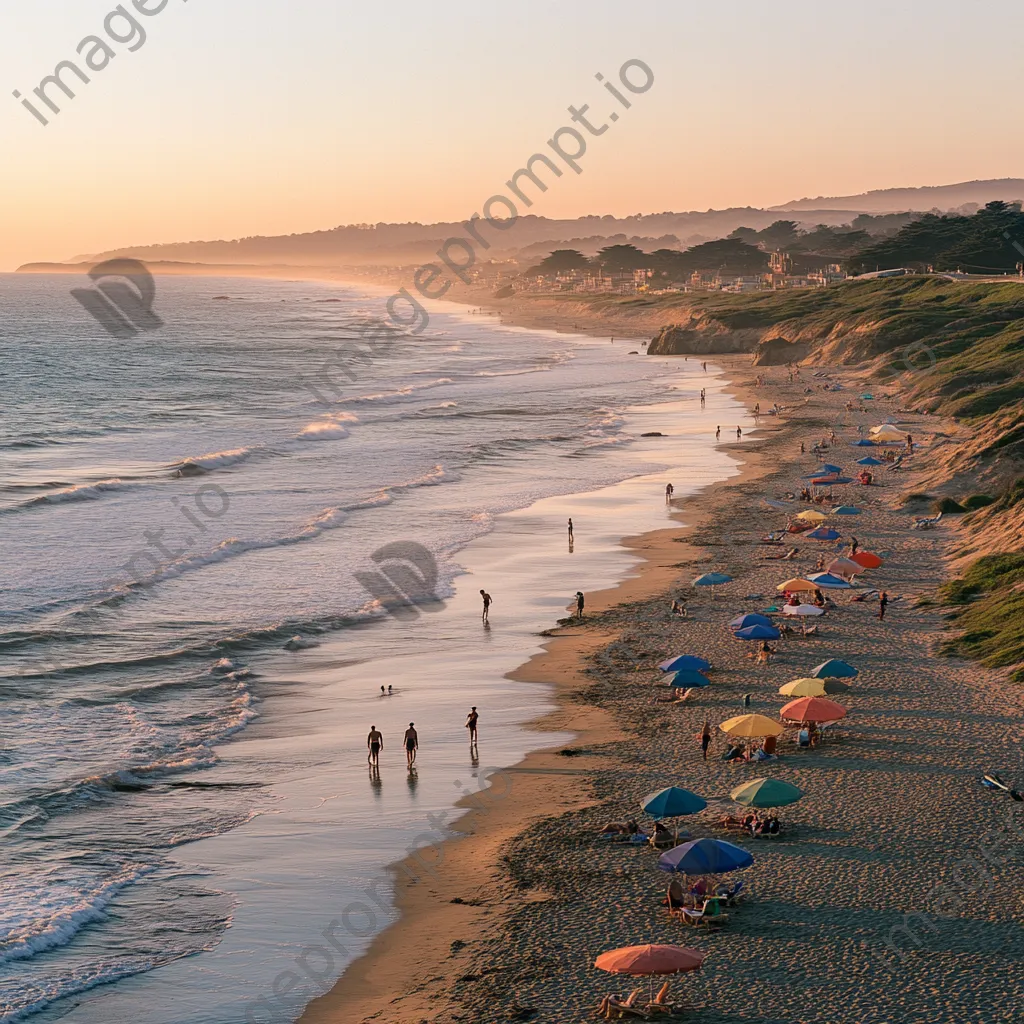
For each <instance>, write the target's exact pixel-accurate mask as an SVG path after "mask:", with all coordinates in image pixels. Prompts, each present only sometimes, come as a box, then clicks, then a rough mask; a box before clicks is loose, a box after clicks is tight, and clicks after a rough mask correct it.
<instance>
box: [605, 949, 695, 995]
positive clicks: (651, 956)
mask: <svg viewBox="0 0 1024 1024" xmlns="http://www.w3.org/2000/svg"><path fill="white" fill-rule="evenodd" d="M706 956H707V953H701V952H699V951H698V950H696V949H687V948H686V947H685V946H624V947H623V948H622V949H612V950H609V951H608V952H607V953H602V954H601V955H600V956H599V957H598V958H597V959H596V960H595V961H594V966H595V967H596V968H597V969H598V970H599V971H608V973H609V974H629V975H631V976H632V977H634V978H650V979H652V980H651V1002H654V980H653V979H654V977H655V976H656V975H664V974H683V973H684V972H686V971H699V970H700V965H701V964H702V963H703V962H704V958H705V957H706Z"/></svg>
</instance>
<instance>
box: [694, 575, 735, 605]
mask: <svg viewBox="0 0 1024 1024" xmlns="http://www.w3.org/2000/svg"><path fill="white" fill-rule="evenodd" d="M731 582H732V577H731V576H729V575H727V574H726V573H724V572H706V573H704V575H703V576H698V577H697V578H696V579H695V580H694V581H693V586H695V587H712V588H714V587H720V586H721V585H722V584H723V583H731ZM714 596H715V591H714V590H713V589H712V591H711V597H712V599H714Z"/></svg>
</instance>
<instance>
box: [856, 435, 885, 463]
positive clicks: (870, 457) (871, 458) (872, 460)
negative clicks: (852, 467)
mask: <svg viewBox="0 0 1024 1024" xmlns="http://www.w3.org/2000/svg"><path fill="white" fill-rule="evenodd" d="M870 443H871V442H870V441H869V442H868V444H870ZM857 465H858V466H884V465H885V463H884V462H883V461H882V460H881V459H876V458H875V457H874V456H873V455H868V456H867V457H865V458H863V459H858V460H857Z"/></svg>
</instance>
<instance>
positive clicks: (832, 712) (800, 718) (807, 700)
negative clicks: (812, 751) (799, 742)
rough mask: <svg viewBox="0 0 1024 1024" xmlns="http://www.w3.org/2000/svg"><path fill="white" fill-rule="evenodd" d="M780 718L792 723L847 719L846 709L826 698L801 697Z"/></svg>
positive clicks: (780, 714)
mask: <svg viewBox="0 0 1024 1024" xmlns="http://www.w3.org/2000/svg"><path fill="white" fill-rule="evenodd" d="M779 717H780V718H785V719H788V720H789V721H790V722H837V721H838V720H839V719H840V718H845V717H846V708H844V707H843V706H842V704H837V703H836V702H835V701H833V700H826V699H825V698H824V697H799V698H798V699H797V700H791V701H790V702H789V703H788V704H787V705H786V706H785V707H784V708H783V709H782V710H781V711H780V712H779Z"/></svg>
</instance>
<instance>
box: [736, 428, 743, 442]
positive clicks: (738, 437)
mask: <svg viewBox="0 0 1024 1024" xmlns="http://www.w3.org/2000/svg"><path fill="white" fill-rule="evenodd" d="M742 436H743V430H742V428H741V427H737V428H736V440H737V441H738V440H739V439H740V438H741V437H742Z"/></svg>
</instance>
